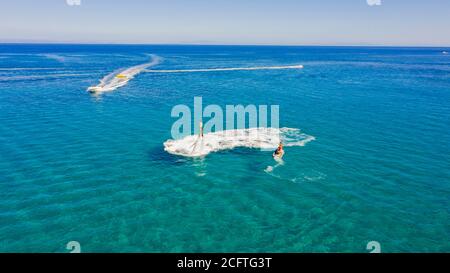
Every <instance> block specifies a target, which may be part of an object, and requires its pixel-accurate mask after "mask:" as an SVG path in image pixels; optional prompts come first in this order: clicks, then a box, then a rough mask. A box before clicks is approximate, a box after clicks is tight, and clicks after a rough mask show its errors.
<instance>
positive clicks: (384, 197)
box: [0, 45, 450, 252]
mask: <svg viewBox="0 0 450 273" xmlns="http://www.w3.org/2000/svg"><path fill="white" fill-rule="evenodd" d="M443 50H446V51H449V50H448V49H439V48H352V47H348V48H336V47H250V46H246V47H221V46H79V45H64V46H61V45H60V46H56V45H0V251H1V252H12V251H19V252H26V251H31V252H66V249H65V246H66V243H67V242H69V241H72V240H76V241H79V242H80V243H81V246H82V251H84V252H179V251H186V252H192V251H200V252H218V251H225V252H256V251H258V252H286V251H288V252H330V251H331V252H367V251H366V249H365V248H366V244H367V242H369V241H373V240H376V241H379V242H380V243H381V247H382V251H385V252H435V251H445V252H449V251H450V242H449V240H448V238H450V236H449V235H450V218H449V210H450V206H449V196H450V183H449V182H450V169H449V165H450V130H449V128H448V124H450V56H448V55H444V54H442V51H443ZM149 54H156V55H158V56H160V57H162V58H163V61H162V62H161V63H160V64H159V65H157V66H154V67H152V69H155V70H156V69H161V70H176V69H208V68H227V67H229V68H232V67H255V66H284V65H296V64H303V65H304V66H305V68H304V69H303V70H301V71H299V70H264V71H217V72H207V73H201V72H199V73H141V74H139V75H137V76H136V78H135V79H133V80H131V81H130V82H129V83H128V85H126V86H124V87H122V88H119V89H117V90H115V91H113V92H110V93H105V94H103V95H102V96H101V97H98V98H96V97H93V96H91V95H89V94H88V93H87V92H86V91H85V90H86V88H87V87H89V86H92V85H95V84H97V83H98V81H99V79H101V78H103V77H104V76H105V75H107V74H109V73H111V72H113V71H115V70H119V69H123V68H127V67H132V66H135V65H139V64H142V63H145V62H148V60H149ZM194 96H202V97H203V103H204V104H206V105H207V104H218V105H221V106H224V105H226V104H244V105H246V104H256V105H259V104H279V105H280V113H281V124H280V125H281V126H283V127H291V128H300V129H301V130H302V132H305V133H306V134H308V135H312V136H314V137H315V138H316V140H315V141H312V142H310V143H308V144H307V145H306V146H304V147H289V148H287V153H286V156H285V164H284V165H283V166H279V167H277V168H275V169H274V170H273V172H271V173H268V172H266V171H265V170H266V169H267V167H268V166H274V165H275V163H274V161H273V159H272V158H271V156H270V153H267V152H261V151H259V150H251V149H245V148H238V149H234V150H229V151H222V152H219V153H213V154H210V155H209V156H207V157H206V158H203V159H190V158H183V157H177V156H173V155H170V154H168V153H166V152H164V150H163V143H164V142H165V141H166V140H167V139H169V138H170V129H171V126H172V123H173V122H174V121H175V119H172V118H171V117H170V110H171V108H172V107H173V106H174V105H177V104H181V103H183V104H187V105H191V106H192V104H193V97H194Z"/></svg>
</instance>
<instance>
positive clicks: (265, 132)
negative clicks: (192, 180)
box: [164, 128, 315, 157]
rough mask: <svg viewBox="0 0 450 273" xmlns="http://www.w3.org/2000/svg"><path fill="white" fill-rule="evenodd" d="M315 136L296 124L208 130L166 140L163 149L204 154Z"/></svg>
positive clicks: (265, 146) (287, 143) (189, 154)
mask: <svg viewBox="0 0 450 273" xmlns="http://www.w3.org/2000/svg"><path fill="white" fill-rule="evenodd" d="M313 140H315V138H314V137H313V136H309V135H306V134H304V133H302V132H301V131H300V130H299V129H295V128H280V129H278V128H249V129H236V130H226V131H220V132H214V133H207V134H204V136H203V137H200V136H197V135H191V136H187V137H184V138H182V139H179V140H173V139H170V140H167V141H166V142H164V150H165V151H166V152H168V153H170V154H174V155H179V156H185V157H201V156H206V155H208V154H210V153H212V152H218V151H222V150H230V149H234V148H237V147H247V148H257V149H266V150H273V149H276V147H277V146H278V144H279V143H280V142H283V144H284V146H287V147H292V146H304V145H306V143H308V142H310V141H313Z"/></svg>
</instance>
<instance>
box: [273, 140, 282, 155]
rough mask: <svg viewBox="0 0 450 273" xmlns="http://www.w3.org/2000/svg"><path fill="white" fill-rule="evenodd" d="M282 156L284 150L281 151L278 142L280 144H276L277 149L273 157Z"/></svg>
mask: <svg viewBox="0 0 450 273" xmlns="http://www.w3.org/2000/svg"><path fill="white" fill-rule="evenodd" d="M283 154H284V150H283V143H282V142H280V144H278V148H277V149H276V150H275V153H274V155H276V156H280V155H283Z"/></svg>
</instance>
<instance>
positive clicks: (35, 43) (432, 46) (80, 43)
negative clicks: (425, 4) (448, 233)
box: [0, 41, 450, 48]
mask: <svg viewBox="0 0 450 273" xmlns="http://www.w3.org/2000/svg"><path fill="white" fill-rule="evenodd" d="M0 45H106V46H108V45H131V46H261V47H264V46H267V47H268V46H272V47H275V46H279V47H392V48H393V47H410V48H414V47H416V48H450V45H393V44H382V45H380V44H367V45H365V44H335V45H333V44H245V43H243V44H239V43H236V44H221V43H204V44H202V43H109V42H57V41H48V42H43V41H42V42H38V41H36V42H3V41H0Z"/></svg>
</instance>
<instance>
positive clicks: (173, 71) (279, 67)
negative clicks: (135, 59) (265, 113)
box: [143, 65, 303, 73]
mask: <svg viewBox="0 0 450 273" xmlns="http://www.w3.org/2000/svg"><path fill="white" fill-rule="evenodd" d="M302 68H303V65H288V66H256V67H231V68H209V69H179V70H148V69H146V70H144V71H143V72H147V73H191V72H214V71H247V70H282V69H302Z"/></svg>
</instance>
